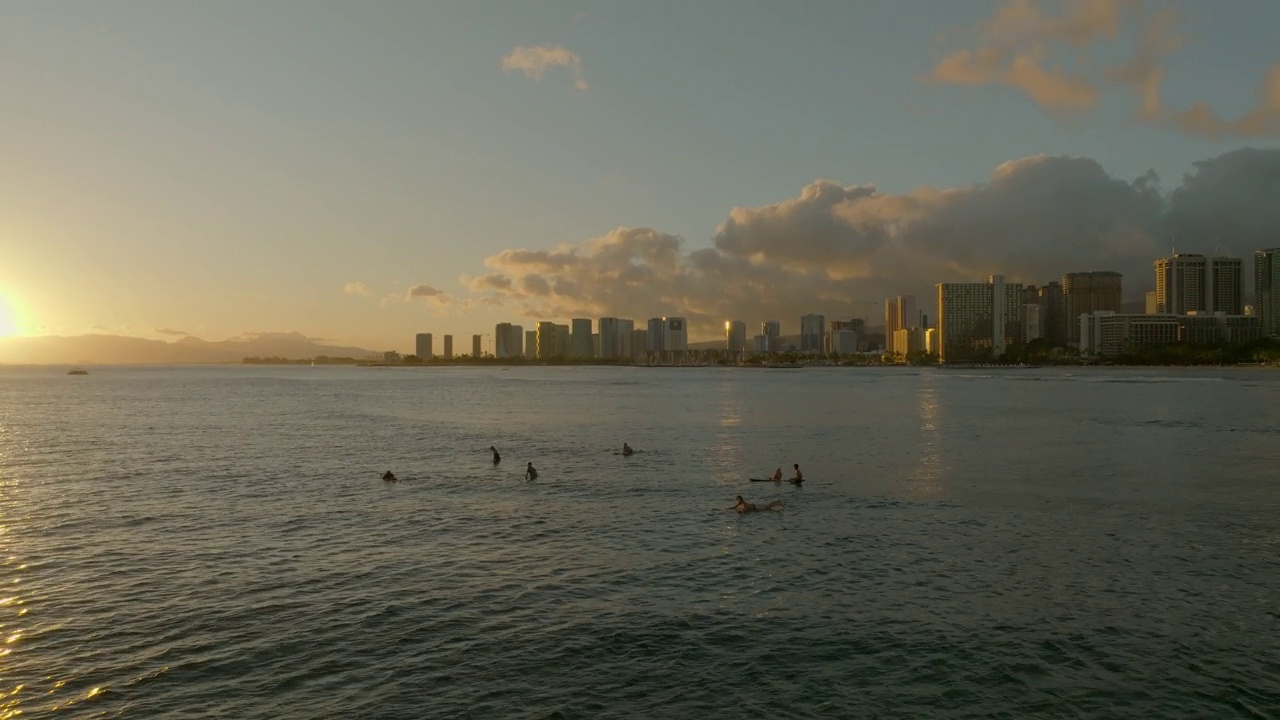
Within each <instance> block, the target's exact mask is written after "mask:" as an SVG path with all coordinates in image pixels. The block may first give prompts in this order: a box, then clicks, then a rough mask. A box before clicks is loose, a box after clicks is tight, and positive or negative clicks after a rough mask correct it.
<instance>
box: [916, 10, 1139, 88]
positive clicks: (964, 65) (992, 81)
mask: <svg viewBox="0 0 1280 720" xmlns="http://www.w3.org/2000/svg"><path fill="white" fill-rule="evenodd" d="M1134 5H1135V3H1134V2H1130V1H1127V0H1076V2H1074V3H1072V4H1070V5H1069V9H1068V11H1067V12H1066V13H1064V14H1063V15H1061V16H1059V17H1053V16H1049V15H1046V14H1044V13H1043V12H1041V11H1040V8H1039V7H1038V6H1037V4H1036V2H1035V0H1010V1H1009V2H1007V3H1006V4H1005V5H1004V6H1003V7H1002V8H1001V9H1000V10H999V11H998V12H997V13H996V15H995V17H993V18H992V19H990V20H987V21H984V22H982V23H979V25H978V27H977V30H976V33H975V34H976V36H977V42H978V47H977V48H976V49H973V50H967V49H964V50H958V51H956V52H953V53H951V54H949V55H947V56H946V57H944V58H942V60H940V61H939V62H938V63H937V65H935V66H934V68H933V70H931V71H930V72H929V73H928V74H927V75H925V77H924V80H926V81H928V82H933V83H942V84H953V85H1006V86H1008V87H1012V88H1015V89H1017V90H1020V91H1021V92H1022V93H1024V94H1025V95H1027V96H1028V97H1030V98H1031V99H1032V100H1034V101H1035V102H1036V103H1038V104H1039V105H1041V106H1042V107H1045V108H1047V109H1049V110H1053V111H1058V112H1075V111H1080V110H1086V109H1089V108H1092V107H1093V106H1094V105H1096V104H1097V102H1098V91H1097V88H1096V87H1095V84H1094V83H1093V82H1092V81H1090V80H1089V79H1088V78H1086V77H1085V76H1084V75H1083V74H1081V73H1080V72H1071V71H1068V70H1066V69H1064V68H1063V67H1062V66H1061V65H1052V66H1051V67H1049V66H1046V64H1047V63H1050V62H1051V58H1052V55H1053V49H1054V47H1055V46H1056V45H1059V44H1066V45H1069V46H1072V47H1075V48H1084V47H1088V46H1090V45H1092V44H1094V43H1096V42H1098V41H1099V40H1102V39H1105V38H1111V37H1115V36H1116V35H1117V34H1119V32H1120V27H1121V20H1122V15H1123V14H1124V13H1125V12H1126V11H1128V10H1129V9H1130V8H1131V7H1132V6H1134Z"/></svg>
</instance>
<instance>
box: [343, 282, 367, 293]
mask: <svg viewBox="0 0 1280 720" xmlns="http://www.w3.org/2000/svg"><path fill="white" fill-rule="evenodd" d="M342 292H344V293H346V294H347V295H368V294H369V288H366V287H365V286H364V283H362V282H360V281H356V282H349V283H347V284H346V285H343V286H342Z"/></svg>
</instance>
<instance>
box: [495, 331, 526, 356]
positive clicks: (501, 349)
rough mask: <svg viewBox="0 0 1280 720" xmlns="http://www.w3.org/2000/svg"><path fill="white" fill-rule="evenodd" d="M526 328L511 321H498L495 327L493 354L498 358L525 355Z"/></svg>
mask: <svg viewBox="0 0 1280 720" xmlns="http://www.w3.org/2000/svg"><path fill="white" fill-rule="evenodd" d="M523 343H524V328H523V327H521V326H519V325H512V324H511V323H498V324H497V325H495V326H494V327H493V345H494V347H493V354H494V356H496V357H498V358H514V357H520V356H521V355H523V354H524V353H523V349H524V348H523V347H522V345H523Z"/></svg>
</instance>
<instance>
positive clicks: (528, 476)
mask: <svg viewBox="0 0 1280 720" xmlns="http://www.w3.org/2000/svg"><path fill="white" fill-rule="evenodd" d="M524 479H525V480H537V479H538V471H537V470H534V469H533V463H529V465H528V466H527V467H526V468H525V469H524Z"/></svg>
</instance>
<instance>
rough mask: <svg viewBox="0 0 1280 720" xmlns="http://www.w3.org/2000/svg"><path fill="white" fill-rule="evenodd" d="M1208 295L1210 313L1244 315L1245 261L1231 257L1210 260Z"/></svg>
mask: <svg viewBox="0 0 1280 720" xmlns="http://www.w3.org/2000/svg"><path fill="white" fill-rule="evenodd" d="M1206 295H1207V297H1206V298H1205V300H1206V301H1207V302H1208V305H1209V311H1210V312H1215V313H1226V314H1228V315H1242V314H1244V260H1243V259H1241V258H1229V257H1216V258H1212V259H1210V260H1209V287H1208V289H1207V291H1206Z"/></svg>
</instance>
